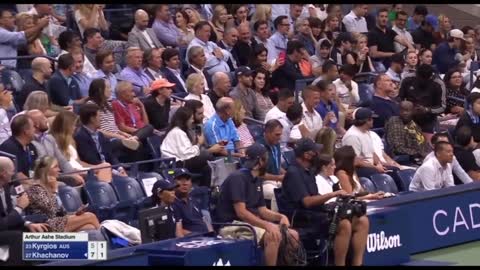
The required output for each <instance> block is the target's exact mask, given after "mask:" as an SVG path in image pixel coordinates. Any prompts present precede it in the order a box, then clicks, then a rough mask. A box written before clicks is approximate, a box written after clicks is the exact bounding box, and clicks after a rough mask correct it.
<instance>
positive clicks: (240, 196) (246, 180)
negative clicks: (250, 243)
mask: <svg viewBox="0 0 480 270" xmlns="http://www.w3.org/2000/svg"><path fill="white" fill-rule="evenodd" d="M266 166H267V149H266V148H265V146H263V145H261V144H259V143H255V144H253V145H251V146H250V147H248V148H247V151H246V159H245V162H244V164H243V168H242V169H240V170H238V171H235V172H233V173H232V174H230V175H229V176H228V177H227V179H225V182H223V184H222V187H221V189H220V195H219V200H218V204H217V213H216V214H217V221H219V222H233V223H238V224H245V223H247V224H249V225H251V226H253V227H254V229H255V234H256V235H257V241H258V242H259V243H260V244H261V245H262V246H263V247H264V252H265V264H266V265H267V266H275V265H276V263H277V257H278V249H279V247H280V243H281V241H282V234H281V233H280V226H278V224H276V223H280V224H281V225H286V226H287V227H290V222H289V221H288V218H287V217H286V216H285V215H282V214H280V213H276V212H273V211H271V210H269V209H268V208H267V207H266V206H265V199H264V198H263V188H262V180H261V177H263V176H264V175H265V172H266ZM240 229H243V228H242V227H235V226H229V227H225V228H223V229H222V230H220V235H222V236H223V237H227V236H230V235H232V236H233V235H236V231H237V230H240ZM288 232H289V234H290V235H291V236H292V237H293V238H295V239H296V240H297V241H298V239H299V238H298V233H297V232H296V231H295V230H292V229H288ZM292 240H293V239H291V241H292ZM293 241H295V240H293Z"/></svg>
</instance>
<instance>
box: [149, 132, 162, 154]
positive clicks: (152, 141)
mask: <svg viewBox="0 0 480 270" xmlns="http://www.w3.org/2000/svg"><path fill="white" fill-rule="evenodd" d="M147 143H148V146H149V147H150V150H151V151H152V155H153V158H161V157H162V152H160V146H161V145H162V138H160V137H159V136H150V137H147Z"/></svg>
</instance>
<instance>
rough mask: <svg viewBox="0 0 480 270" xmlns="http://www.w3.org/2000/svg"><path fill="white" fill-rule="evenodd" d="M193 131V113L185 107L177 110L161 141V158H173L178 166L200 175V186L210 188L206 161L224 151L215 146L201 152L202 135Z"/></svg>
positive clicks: (208, 169) (203, 138) (222, 147)
mask: <svg viewBox="0 0 480 270" xmlns="http://www.w3.org/2000/svg"><path fill="white" fill-rule="evenodd" d="M192 129H193V111H192V110H191V109H190V108H187V107H181V108H179V109H178V110H177V111H176V112H175V114H174V115H173V117H172V120H171V121H170V126H169V128H168V130H167V133H166V136H165V138H164V139H163V142H162V145H161V146H160V151H161V152H162V157H163V158H172V157H173V158H175V159H176V160H177V163H179V164H178V166H181V167H185V168H187V169H188V170H189V171H190V172H192V173H198V174H202V176H203V177H202V178H201V181H200V183H197V184H199V185H201V186H210V176H211V175H210V168H209V166H208V163H207V160H212V159H213V155H212V154H218V153H221V152H223V151H224V146H221V145H219V144H215V145H213V146H212V147H210V148H209V149H206V150H202V149H201V145H203V144H204V143H205V137H204V136H203V134H196V132H195V131H193V130H192Z"/></svg>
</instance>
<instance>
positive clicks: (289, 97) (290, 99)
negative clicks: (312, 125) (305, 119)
mask: <svg viewBox="0 0 480 270" xmlns="http://www.w3.org/2000/svg"><path fill="white" fill-rule="evenodd" d="M294 101H295V96H294V94H293V92H292V91H291V90H290V89H287V88H282V89H280V91H279V92H278V102H277V105H275V106H274V107H273V108H271V109H270V110H269V111H268V112H267V114H266V115H265V123H267V122H268V121H269V120H272V119H277V120H278V121H280V124H282V126H283V129H282V138H281V139H280V147H281V148H282V150H283V149H286V147H287V142H288V141H290V132H291V129H292V127H293V126H290V124H289V122H290V121H289V120H288V117H287V114H286V113H287V110H288V109H289V108H290V107H291V106H292V105H293V103H294ZM299 106H300V105H299Z"/></svg>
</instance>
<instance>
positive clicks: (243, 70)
mask: <svg viewBox="0 0 480 270" xmlns="http://www.w3.org/2000/svg"><path fill="white" fill-rule="evenodd" d="M252 74H253V70H251V69H250V68H249V67H247V66H241V67H238V68H237V69H236V70H235V77H238V76H251V75H252Z"/></svg>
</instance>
